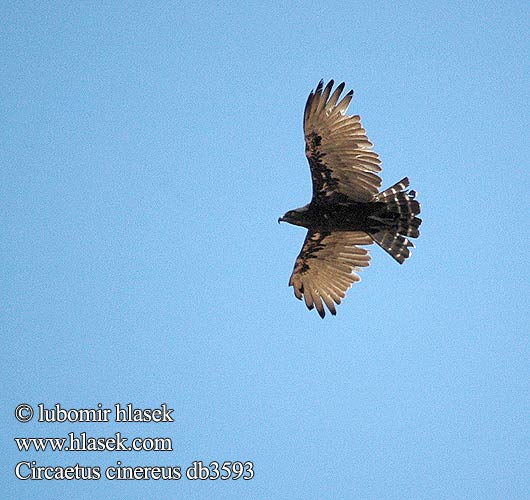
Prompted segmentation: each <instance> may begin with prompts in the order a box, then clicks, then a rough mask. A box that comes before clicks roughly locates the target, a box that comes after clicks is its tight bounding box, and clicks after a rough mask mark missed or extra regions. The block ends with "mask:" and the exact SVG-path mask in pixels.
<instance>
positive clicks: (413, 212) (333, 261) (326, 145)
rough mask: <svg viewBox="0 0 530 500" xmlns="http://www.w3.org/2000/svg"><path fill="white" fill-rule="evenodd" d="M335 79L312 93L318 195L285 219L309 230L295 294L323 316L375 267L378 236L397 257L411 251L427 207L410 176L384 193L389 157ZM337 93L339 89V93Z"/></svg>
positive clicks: (312, 160)
mask: <svg viewBox="0 0 530 500" xmlns="http://www.w3.org/2000/svg"><path fill="white" fill-rule="evenodd" d="M333 85H334V82H333V80H331V81H330V82H329V83H328V84H327V85H326V86H325V87H324V82H323V81H320V83H319V84H318V86H317V88H316V90H314V91H313V92H311V93H310V94H309V97H308V99H307V103H306V106H305V111H304V136H305V151H306V156H307V159H308V161H309V167H310V169H311V178H312V181H313V197H312V199H311V202H310V203H309V204H307V205H305V206H304V207H301V208H297V209H295V210H290V211H289V212H287V213H286V214H285V215H283V216H282V217H280V218H279V219H278V221H279V222H282V221H285V222H289V223H291V224H295V225H297V226H303V227H306V228H307V229H308V231H307V235H306V238H305V241H304V244H303V246H302V250H301V252H300V254H299V255H298V257H297V259H296V262H295V265H294V270H293V273H292V275H291V278H290V280H289V285H290V286H292V287H293V289H294V294H295V296H296V297H297V298H298V299H300V300H302V299H303V300H304V301H305V303H306V306H307V307H308V308H309V309H313V308H316V309H317V311H318V313H319V315H320V316H321V317H322V318H323V317H324V316H325V314H326V311H325V308H324V305H326V307H327V308H328V309H329V311H330V312H331V314H336V307H335V305H336V304H340V303H341V301H342V299H343V298H344V297H345V295H346V291H347V290H348V288H350V286H351V285H352V283H354V282H356V281H360V279H361V278H360V277H359V275H358V274H357V272H358V271H359V270H360V269H361V268H362V267H366V266H368V265H369V264H370V255H369V253H368V250H366V249H364V248H361V247H360V246H359V245H370V244H371V243H373V242H374V241H375V242H376V243H377V244H378V245H379V246H381V247H382V248H383V249H384V250H385V251H386V252H388V253H389V254H390V255H391V256H392V257H393V258H394V259H395V260H396V261H397V262H399V263H400V264H403V262H404V261H405V259H407V257H409V256H410V250H409V247H413V246H414V245H413V243H412V242H411V241H410V240H409V239H408V238H417V237H418V236H419V234H420V233H419V226H420V224H421V219H419V218H418V217H416V216H417V215H418V214H419V213H420V211H421V208H420V204H419V202H418V201H417V200H415V196H416V193H415V192H414V191H407V188H408V185H409V180H408V179H407V178H406V177H405V178H404V179H402V180H401V181H399V182H398V183H397V184H394V185H393V186H392V187H390V188H388V189H386V190H385V191H382V192H379V188H380V187H381V178H380V177H379V172H381V161H380V160H379V156H378V155H377V153H375V152H374V151H372V143H371V142H370V141H369V140H368V138H367V137H366V131H365V130H364V128H363V127H362V125H361V119H360V117H359V116H357V115H356V116H348V115H346V111H347V109H348V106H349V104H350V101H351V99H352V96H353V91H351V90H350V91H349V92H348V93H347V94H345V95H344V96H343V97H342V98H341V94H342V92H343V90H344V83H341V84H340V85H338V86H337V87H336V88H335V90H334V91H333ZM332 91H333V92H332Z"/></svg>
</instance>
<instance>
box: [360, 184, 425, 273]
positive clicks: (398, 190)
mask: <svg viewBox="0 0 530 500" xmlns="http://www.w3.org/2000/svg"><path fill="white" fill-rule="evenodd" d="M408 186H409V180H408V178H407V177H405V178H404V179H402V180H400V181H399V182H398V183H396V184H394V185H393V186H391V187H389V188H388V189H385V190H384V191H382V192H381V193H379V194H377V195H376V196H375V197H374V201H376V202H383V203H385V211H384V213H383V214H381V215H379V216H378V217H376V218H374V219H375V220H377V222H378V223H379V224H378V227H377V228H374V230H373V231H371V232H370V233H369V234H370V236H371V238H372V239H373V240H374V241H375V242H376V243H377V244H378V245H379V246H380V247H381V248H382V249H383V250H385V251H386V252H388V253H389V254H390V255H391V256H392V257H393V258H394V259H395V260H396V261H397V262H399V263H400V264H403V262H405V259H407V258H408V257H409V256H410V250H409V247H414V244H413V243H412V241H410V240H409V239H408V238H407V237H410V238H417V237H418V236H419V235H420V231H419V227H420V224H421V219H419V218H418V217H416V215H418V214H419V213H420V212H421V206H420V204H419V202H418V201H417V200H415V197H416V192H415V191H406V189H407V187H408Z"/></svg>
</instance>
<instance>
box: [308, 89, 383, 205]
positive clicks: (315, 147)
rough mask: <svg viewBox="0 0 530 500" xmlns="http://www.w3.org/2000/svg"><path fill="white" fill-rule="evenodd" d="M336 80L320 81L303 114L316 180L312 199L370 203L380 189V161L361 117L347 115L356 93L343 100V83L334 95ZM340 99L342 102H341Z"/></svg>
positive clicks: (310, 164) (325, 201) (349, 94)
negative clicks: (324, 82)
mask: <svg viewBox="0 0 530 500" xmlns="http://www.w3.org/2000/svg"><path fill="white" fill-rule="evenodd" d="M333 83H334V82H333V80H331V81H330V82H329V83H328V84H327V85H326V87H325V88H324V87H323V81H322V80H321V81H320V83H319V84H318V86H317V88H316V90H315V91H314V92H311V93H310V94H309V97H308V99H307V103H306V106H305V111H304V136H305V144H306V156H307V159H308V161H309V166H310V168H311V177H312V179H313V199H315V198H316V200H317V201H320V202H322V203H329V202H333V201H343V200H344V197H346V198H348V199H350V200H354V201H363V202H366V201H370V200H371V199H372V198H373V197H374V196H375V195H376V194H377V193H378V192H379V188H380V186H381V178H380V177H379V175H377V174H378V172H380V171H381V167H380V164H381V161H380V160H379V156H378V155H377V153H375V152H374V151H372V143H371V142H370V141H369V140H368V138H367V137H366V131H365V130H364V129H363V127H362V125H361V118H360V117H359V116H347V115H346V111H347V109H348V105H349V104H350V101H351V98H352V95H353V91H352V90H350V91H349V92H348V93H347V94H346V95H345V96H344V97H343V98H342V99H340V96H341V93H342V91H343V90H344V83H341V84H340V85H339V86H338V87H337V88H336V89H335V91H334V92H333V93H331V90H332V88H333ZM339 99H340V100H339Z"/></svg>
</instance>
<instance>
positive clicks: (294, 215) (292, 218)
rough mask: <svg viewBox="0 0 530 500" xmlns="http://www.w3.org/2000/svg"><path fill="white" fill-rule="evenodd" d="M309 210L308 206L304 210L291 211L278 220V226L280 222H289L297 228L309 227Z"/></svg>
mask: <svg viewBox="0 0 530 500" xmlns="http://www.w3.org/2000/svg"><path fill="white" fill-rule="evenodd" d="M307 208H308V207H307V205H306V206H305V207H302V208H296V209H295V210H289V211H288V212H286V213H285V214H284V215H282V216H281V217H280V218H279V219H278V224H279V223H280V222H288V223H289V224H294V225H295V226H303V227H307V215H308V214H307Z"/></svg>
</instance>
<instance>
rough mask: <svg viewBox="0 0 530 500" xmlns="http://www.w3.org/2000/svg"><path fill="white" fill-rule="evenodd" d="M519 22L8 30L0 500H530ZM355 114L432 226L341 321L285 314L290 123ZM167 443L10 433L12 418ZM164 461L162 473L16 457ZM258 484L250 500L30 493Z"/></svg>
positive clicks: (245, 15)
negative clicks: (119, 475) (313, 109)
mask: <svg viewBox="0 0 530 500" xmlns="http://www.w3.org/2000/svg"><path fill="white" fill-rule="evenodd" d="M529 14H530V9H529V6H528V4H527V3H526V2H522V1H511V2H508V4H506V5H503V6H502V7H501V6H500V5H497V4H495V3H493V2H456V1H449V2H444V3H443V4H441V5H437V4H435V3H434V2H345V3H340V2H327V3H325V4H323V3H322V2H320V3H318V2H292V3H287V4H285V3H277V2H273V3H262V2H228V3H225V4H218V3H213V2H211V3H210V2H186V3H165V2H151V3H149V5H146V3H145V2H110V3H106V4H105V5H103V4H102V3H99V2H16V3H15V2H12V3H7V2H6V3H5V5H4V7H3V9H2V14H1V21H2V23H1V24H2V28H1V43H0V54H1V55H0V57H1V61H2V67H3V71H2V73H3V78H2V81H1V83H0V85H1V86H2V91H1V96H2V97H1V116H2V118H1V120H2V122H3V127H2V128H3V133H2V135H1V137H0V142H1V147H0V151H1V153H0V155H1V156H0V158H1V169H2V183H1V186H0V190H1V196H0V204H1V213H2V216H1V219H2V233H3V237H2V239H1V241H0V249H1V254H2V256H3V262H4V266H3V273H2V280H3V285H2V289H3V294H2V295H3V297H4V298H3V300H2V304H1V306H0V307H1V309H0V310H1V315H2V321H1V328H2V346H3V347H2V358H1V366H2V372H1V373H2V380H3V386H4V390H3V393H4V396H3V404H2V405H1V406H2V407H1V411H0V416H1V419H2V428H3V429H4V431H3V433H2V434H3V438H4V439H2V453H1V457H0V479H1V483H2V485H3V486H2V488H3V491H4V494H5V495H6V496H5V498H9V499H20V498H46V499H50V500H52V499H56V498H57V499H58V498H73V497H75V498H79V499H89V498H90V499H105V498H115V499H122V498H123V499H128V500H129V499H143V498H168V499H170V498H171V499H173V498H186V499H204V498H230V499H245V500H248V499H256V500H262V499H280V498H292V499H304V500H313V499H315V500H316V499H319V500H321V499H373V500H393V499H404V500H409V499H433V500H435V499H436V500H440V499H466V500H469V499H480V500H488V499H505V500H506V499H521V498H525V497H526V495H527V493H528V491H529V488H530V481H529V479H528V463H529V459H530V456H529V455H530V453H529V448H528V442H529V440H528V439H529V429H530V426H529V424H530V422H529V410H530V401H529V389H530V387H529V385H530V384H529V380H530V377H529V375H530V370H529V365H528V360H529V354H530V352H529V351H530V349H529V340H528V334H529V331H530V328H529V326H530V325H529V323H530V322H529V314H528V299H529V295H528V278H529V272H528V264H527V260H528V248H529V244H530V241H529V233H528V214H529V213H530V210H529V209H530V203H529V201H528V183H529V175H528V168H529V162H528V159H529V157H530V146H529V144H530V143H529V140H528V139H529V137H528V123H529V122H528V117H529V111H530V110H529V102H530V92H529V75H530V71H529V70H530V62H529V61H530V59H529V58H528V47H529V42H530V40H529V36H528V22H529ZM321 78H324V79H329V78H334V79H335V80H336V81H346V84H347V88H353V89H355V95H354V99H353V101H352V104H351V106H350V111H351V112H352V113H354V114H361V116H362V118H363V124H364V126H365V128H366V130H367V133H368V136H369V137H370V139H371V140H372V142H373V143H374V149H375V151H377V152H378V153H379V154H380V156H381V159H382V161H383V185H384V186H389V185H391V184H392V183H394V182H396V181H398V180H399V179H401V178H402V177H404V176H405V175H407V176H409V178H410V179H411V186H412V187H413V188H414V189H415V190H417V191H418V198H419V200H420V201H421V202H422V207H423V210H422V217H423V219H424V223H423V225H422V235H421V237H420V239H419V240H418V242H417V249H416V250H415V251H414V254H413V257H412V258H411V259H410V260H409V261H407V262H406V263H405V265H403V266H398V265H397V264H396V263H395V262H394V261H393V260H392V259H391V258H390V257H389V256H388V255H386V254H384V252H383V251H381V250H380V249H379V248H372V249H371V251H372V265H371V267H370V268H369V269H367V270H365V271H363V273H362V277H363V281H362V282H361V283H359V284H356V285H354V286H353V287H352V289H350V291H349V293H348V296H347V298H346V300H345V301H344V303H343V304H342V305H341V306H340V307H339V308H338V315H337V316H336V317H326V319H325V320H321V319H320V318H319V317H318V315H317V314H316V313H315V312H314V311H313V312H309V311H307V310H306V309H305V307H304V305H303V304H302V303H300V302H298V301H297V300H296V299H295V298H294V296H293V294H292V290H291V289H290V288H288V287H287V282H288V278H289V275H290V273H291V270H292V266H293V263H294V259H295V257H296V255H297V254H298V252H299V250H300V247H301V244H302V241H303V238H304V231H303V230H302V229H301V228H297V227H294V226H288V225H281V226H278V224H277V223H276V221H277V218H278V217H279V216H280V215H282V214H283V213H284V212H285V211H287V210H288V209H291V208H294V207H297V206H301V205H304V204H305V203H307V202H308V201H309V199H310V196H311V184H310V177H309V170H308V167H307V164H306V160H305V157H304V154H303V134H302V113H303V106H304V103H305V100H306V97H307V94H308V92H309V91H310V90H311V89H312V88H314V86H315V85H316V84H317V82H318V81H319V80H320V79H321ZM128 402H132V403H133V404H134V405H135V406H137V407H140V408H156V407H158V406H159V405H160V404H161V403H167V404H168V406H169V407H171V408H174V413H173V416H174V418H175V421H174V422H173V423H159V424H149V423H143V424H140V423H136V424H133V423H114V422H109V423H63V424H59V423H56V424H51V423H39V422H36V421H35V419H34V420H33V421H32V422H30V423H25V424H23V423H20V422H17V421H16V420H15V418H14V415H13V411H14V409H15V407H16V406H17V405H18V404H19V403H29V404H31V405H33V406H35V407H36V406H37V404H38V403H44V404H45V405H46V406H48V407H50V406H53V405H54V404H55V403H60V404H61V405H62V406H63V407H65V408H91V407H96V405H97V404H98V403H101V404H102V405H103V406H104V407H109V408H110V407H112V406H113V405H114V404H115V403H122V404H125V403H128ZM118 431H119V432H121V433H122V434H123V435H124V436H128V437H131V438H132V437H134V436H144V437H145V436H151V437H154V436H168V437H170V438H171V439H172V441H173V447H174V450H173V451H172V452H166V453H164V452H157V453H155V452H150V453H149V452H131V453H120V452H105V453H97V452H91V453H90V452H85V453H74V452H70V453H67V452H63V453H58V452H51V451H48V452H40V453H38V452H19V451H18V450H17V449H16V446H15V444H14V441H13V438H14V437H50V436H56V437H61V436H66V435H67V434H68V433H69V432H75V433H80V432H87V433H88V434H90V435H93V436H112V435H113V434H114V433H115V432H118ZM26 460H29V461H31V460H36V461H37V462H38V465H54V466H55V465H57V466H67V465H75V463H79V464H81V465H93V466H95V465H99V466H101V467H102V468H104V467H106V466H108V465H113V464H116V461H117V460H120V461H122V463H123V464H124V465H180V466H183V467H185V466H186V465H189V464H190V463H191V462H192V461H193V460H203V461H205V462H209V461H211V460H217V461H220V462H223V461H225V460H231V461H235V460H241V461H247V460H251V461H253V462H254V469H255V477H254V478H253V479H252V480H250V481H242V480H239V481H228V482H221V481H206V482H198V481H195V482H194V481H188V480H185V479H182V480H180V481H154V480H150V481H121V482H118V481H109V480H106V479H104V478H102V479H100V480H98V481H90V482H89V481H29V480H27V481H21V480H18V479H16V478H15V476H14V472H13V470H14V468H15V465H16V464H17V463H18V462H20V461H26Z"/></svg>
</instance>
